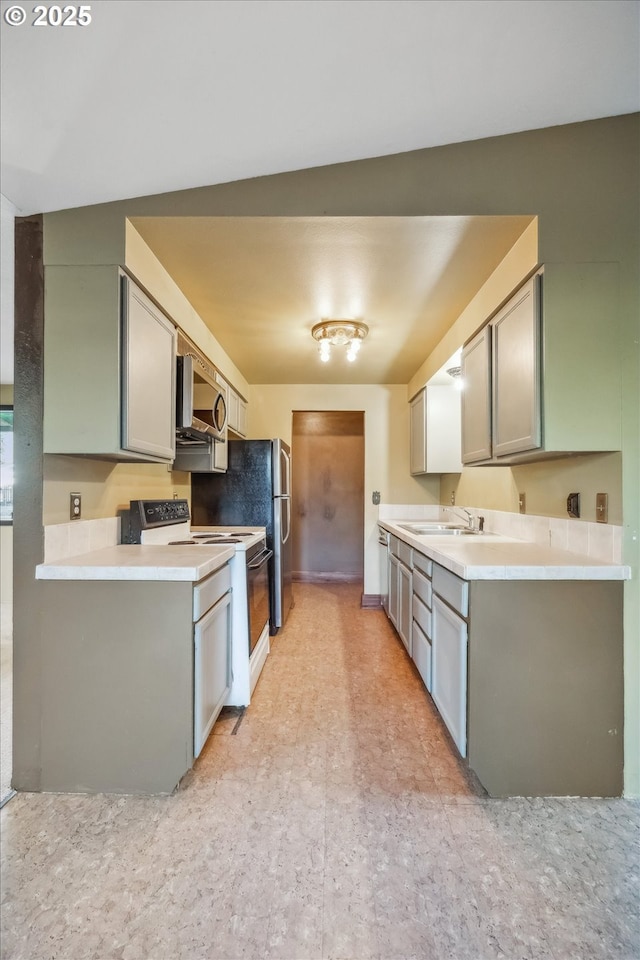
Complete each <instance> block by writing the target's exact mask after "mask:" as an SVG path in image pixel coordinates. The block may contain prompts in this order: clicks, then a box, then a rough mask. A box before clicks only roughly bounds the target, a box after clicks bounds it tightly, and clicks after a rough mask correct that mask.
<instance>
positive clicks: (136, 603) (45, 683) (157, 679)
mask: <svg viewBox="0 0 640 960" xmlns="http://www.w3.org/2000/svg"><path fill="white" fill-rule="evenodd" d="M206 583H207V581H206V580H205V581H202V582H201V585H205V584H206ZM38 586H39V589H42V591H43V597H42V604H41V609H43V610H46V611H47V616H46V619H43V623H42V625H41V643H42V663H43V669H42V675H41V678H40V684H41V702H42V738H41V789H42V790H43V791H52V792H63V793H101V792H106V793H140V794H146V793H149V794H153V793H171V792H172V791H173V790H174V788H175V787H176V785H177V784H178V782H179V781H180V779H181V778H182V777H183V776H184V775H185V773H187V771H188V770H189V769H190V768H191V766H192V765H193V761H194V755H195V751H194V738H195V736H194V735H195V731H196V730H197V729H201V730H202V731H203V735H205V734H204V731H206V729H207V725H208V724H209V727H208V729H209V730H210V729H211V726H212V724H213V720H212V717H213V718H214V719H215V716H217V713H216V711H218V712H219V708H220V707H221V703H220V701H221V698H222V695H223V690H224V688H225V687H226V685H227V683H228V679H229V666H228V644H229V633H228V628H229V624H228V621H227V619H226V618H227V615H228V614H227V611H228V609H229V607H228V604H227V602H226V601H224V595H223V601H224V602H223V604H222V605H221V606H219V607H215V606H214V607H213V612H212V614H211V615H209V613H208V611H207V609H204V611H198V610H196V609H195V607H194V599H195V596H196V591H195V590H194V586H193V585H192V584H191V583H189V582H182V581H136V582H132V581H126V582H125V581H96V580H84V581H63V580H49V581H41V582H39V584H38ZM226 596H227V598H228V597H229V596H230V595H229V594H226ZM219 600H220V596H219V592H218V595H217V596H216V597H215V603H218V601H219ZM212 601H213V597H212V596H210V597H209V600H208V601H206V602H209V603H211V602H212ZM208 610H209V611H211V607H209V608H208ZM200 614H201V615H200ZM194 622H195V623H196V627H198V623H199V626H200V628H201V629H200V631H199V633H200V637H199V648H198V647H197V645H196V642H195V641H196V638H194ZM196 636H197V633H196ZM196 650H197V655H198V657H199V658H200V668H202V669H201V670H200V671H198V672H197V671H196V666H197V662H196ZM225 660H226V661H227V662H226V665H225ZM198 675H199V676H200V685H201V686H200V700H199V703H200V706H199V708H198V713H195V712H194V685H195V686H196V689H197V684H198ZM214 715H215V716H214ZM199 746H201V744H196V748H198V747H199Z"/></svg>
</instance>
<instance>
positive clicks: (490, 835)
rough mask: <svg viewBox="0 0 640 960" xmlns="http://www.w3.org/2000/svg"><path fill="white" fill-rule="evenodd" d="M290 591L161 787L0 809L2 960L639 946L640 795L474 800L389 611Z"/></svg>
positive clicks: (590, 953) (508, 953)
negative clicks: (176, 772) (211, 724)
mask: <svg viewBox="0 0 640 960" xmlns="http://www.w3.org/2000/svg"><path fill="white" fill-rule="evenodd" d="M295 595H296V606H295V608H294V610H293V612H292V614H291V617H290V619H289V622H288V624H287V627H286V629H285V630H284V631H283V632H282V633H281V634H280V635H279V636H277V637H276V638H275V640H274V643H273V648H272V654H271V656H270V658H269V660H268V661H267V664H266V666H265V670H264V673H263V675H262V678H261V680H260V683H259V685H258V688H257V690H256V695H255V697H254V701H253V703H252V704H251V706H250V708H249V709H248V710H247V711H246V713H245V715H244V716H243V717H242V718H240V717H238V716H237V715H235V714H234V713H233V712H229V713H228V715H226V716H224V717H223V718H222V719H221V721H220V722H219V723H218V724H217V725H216V728H215V731H214V735H213V736H212V737H211V738H210V739H209V742H208V744H207V746H206V748H205V750H204V753H203V755H202V756H201V758H200V760H199V761H198V763H197V764H196V767H195V768H194V771H193V772H192V774H191V775H190V776H189V777H188V779H187V782H186V783H185V784H183V787H182V789H181V790H180V791H178V792H177V793H176V794H174V795H173V796H171V797H148V798H144V797H114V796H104V795H103V796H94V797H85V796H53V795H34V794H30V795H28V794H22V795H18V796H17V797H15V798H14V799H13V800H11V801H10V802H9V803H8V804H7V805H6V806H5V808H4V809H3V811H2V848H3V850H2V852H3V880H2V897H3V906H2V924H3V930H2V956H3V957H4V958H7V960H8V958H24V960H27V958H28V960H36V958H60V960H81V958H92V960H111V958H121V960H187V958H194V960H195V958H198V960H200V958H201V960H224V958H229V960H240V958H245V957H255V958H287V960H312V958H334V960H367V958H380V960H404V958H419V960H467V958H468V960H485V958H486V960H494V958H498V957H504V958H509V960H542V958H545V960H590V958H619V960H631V958H637V957H638V956H639V955H640V928H639V921H638V912H639V911H638V905H639V878H638V864H639V860H640V857H639V850H638V833H639V807H638V805H637V804H635V803H632V802H629V801H622V800H616V801H611V800H526V799H517V800H506V801H505V800H488V799H486V798H485V797H482V796H481V795H478V793H477V791H476V790H474V787H473V785H472V784H469V783H468V782H467V779H466V776H465V772H464V769H463V768H462V767H461V766H460V765H459V764H458V763H457V762H456V759H455V757H454V755H453V753H452V749H451V748H450V746H449V742H448V740H447V736H446V734H445V733H444V731H443V728H442V726H441V724H440V721H439V720H438V717H437V715H436V713H435V711H434V708H433V706H432V705H431V702H430V700H429V697H428V696H427V694H426V693H425V691H424V689H423V687H422V685H421V682H420V681H419V678H418V676H417V674H416V673H415V672H414V670H413V668H412V666H411V664H410V662H409V660H408V658H407V657H406V655H405V653H404V649H403V648H402V646H401V644H400V641H399V640H398V639H397V638H396V637H395V634H394V633H393V631H392V629H391V628H390V626H389V624H388V623H387V621H386V618H385V616H384V614H383V613H382V612H381V611H379V610H361V609H360V608H359V605H358V604H359V589H358V588H357V587H355V586H351V585H340V586H333V585H330V584H322V585H314V584H296V589H295ZM238 720H240V723H239V724H238ZM234 730H235V732H233V731H234Z"/></svg>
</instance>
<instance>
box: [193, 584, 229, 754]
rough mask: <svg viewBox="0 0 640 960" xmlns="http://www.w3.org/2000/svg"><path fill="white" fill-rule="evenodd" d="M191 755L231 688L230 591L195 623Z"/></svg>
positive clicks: (201, 741) (209, 728)
mask: <svg viewBox="0 0 640 960" xmlns="http://www.w3.org/2000/svg"><path fill="white" fill-rule="evenodd" d="M194 644H195V656H194V685H193V689H194V700H193V727H194V730H193V755H194V757H197V756H198V755H199V753H200V751H201V750H202V748H203V746H204V744H205V741H206V739H207V737H208V736H209V734H210V733H211V728H212V727H213V725H214V723H215V722H216V720H217V718H218V714H219V713H220V711H221V710H222V707H223V706H224V702H225V700H226V699H227V694H228V693H229V690H230V689H231V655H230V654H231V594H230V593H227V594H225V595H224V597H222V598H221V599H220V600H218V602H217V603H216V604H215V606H213V607H212V608H211V609H210V610H209V612H208V613H206V614H205V615H204V617H203V618H202V620H200V621H199V622H198V623H197V624H196V625H195V630H194Z"/></svg>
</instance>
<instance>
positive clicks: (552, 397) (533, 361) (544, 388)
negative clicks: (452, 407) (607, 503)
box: [462, 263, 622, 464]
mask: <svg viewBox="0 0 640 960" xmlns="http://www.w3.org/2000/svg"><path fill="white" fill-rule="evenodd" d="M618 284H619V280H618V264H616V263H551V264H550V263H546V264H545V266H544V271H543V272H540V273H539V274H536V275H535V276H534V277H532V278H531V279H529V280H528V281H527V282H526V283H525V284H523V286H522V287H520V289H519V290H518V291H517V292H516V293H515V294H514V295H513V296H512V297H511V299H510V300H509V301H508V302H507V303H506V304H505V305H504V306H503V307H501V309H500V310H499V311H498V313H496V314H495V316H493V317H492V318H491V319H490V321H489V322H488V323H487V324H486V326H485V327H483V328H482V329H481V330H480V331H479V332H478V333H477V334H476V335H475V336H474V337H473V338H472V339H471V340H470V341H469V342H468V343H467V344H466V345H465V347H464V348H463V351H462V376H463V380H464V389H463V394H462V396H463V400H462V459H463V462H464V463H469V464H472V463H478V464H480V463H482V464H500V463H524V462H526V461H532V460H542V459H545V458H548V457H561V456H564V455H568V454H573V453H590V452H597V451H612V450H620V449H621V443H622V419H621V407H622V396H621V369H620V353H621V351H620V343H619V338H620V333H619V320H618V296H619V290H618Z"/></svg>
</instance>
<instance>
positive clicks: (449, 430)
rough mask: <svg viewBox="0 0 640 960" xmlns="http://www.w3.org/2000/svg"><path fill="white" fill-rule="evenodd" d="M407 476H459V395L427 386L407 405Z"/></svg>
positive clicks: (441, 386) (448, 388)
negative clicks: (409, 421) (409, 472)
mask: <svg viewBox="0 0 640 960" xmlns="http://www.w3.org/2000/svg"><path fill="white" fill-rule="evenodd" d="M410 418H411V435H410V462H411V474H412V475H413V476H419V475H420V474H423V473H460V471H461V469H462V463H461V461H460V393H459V391H458V390H456V389H455V387H452V386H447V385H445V384H427V386H426V387H423V389H422V390H421V391H420V393H418V394H416V396H415V397H414V398H413V399H412V400H411V404H410Z"/></svg>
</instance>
